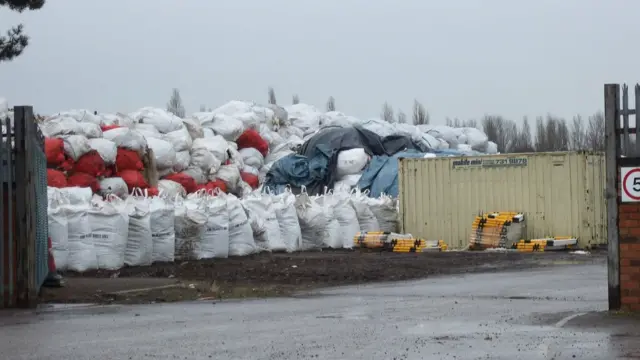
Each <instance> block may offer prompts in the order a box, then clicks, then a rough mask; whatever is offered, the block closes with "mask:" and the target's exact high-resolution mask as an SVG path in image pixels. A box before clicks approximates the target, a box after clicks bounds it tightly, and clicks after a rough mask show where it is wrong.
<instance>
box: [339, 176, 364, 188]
mask: <svg viewBox="0 0 640 360" xmlns="http://www.w3.org/2000/svg"><path fill="white" fill-rule="evenodd" d="M361 177H362V174H354V175H344V176H342V177H341V178H340V180H338V181H336V183H335V184H334V185H333V188H334V190H336V191H338V190H339V191H351V189H353V188H354V187H355V186H356V185H358V181H360V178H361Z"/></svg>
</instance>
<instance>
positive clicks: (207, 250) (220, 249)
mask: <svg viewBox="0 0 640 360" xmlns="http://www.w3.org/2000/svg"><path fill="white" fill-rule="evenodd" d="M204 202H205V214H206V216H207V223H206V227H205V230H204V235H203V237H202V241H201V242H200V244H198V246H196V250H195V251H196V256H197V258H198V259H209V258H214V257H215V258H227V257H229V211H228V209H227V200H226V199H225V197H224V196H221V195H220V196H209V195H207V196H205V197H204Z"/></svg>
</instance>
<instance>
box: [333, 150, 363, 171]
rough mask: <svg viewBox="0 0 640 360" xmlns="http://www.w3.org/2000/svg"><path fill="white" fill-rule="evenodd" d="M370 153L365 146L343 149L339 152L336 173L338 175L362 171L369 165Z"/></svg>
mask: <svg viewBox="0 0 640 360" xmlns="http://www.w3.org/2000/svg"><path fill="white" fill-rule="evenodd" d="M369 158H370V157H369V155H368V154H367V152H366V151H365V150H364V149H363V148H354V149H350V150H343V151H340V152H339V153H338V160H337V164H336V174H337V176H338V177H341V176H345V175H353V174H358V173H361V172H362V169H364V168H365V166H367V162H368V161H369Z"/></svg>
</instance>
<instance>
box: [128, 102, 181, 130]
mask: <svg viewBox="0 0 640 360" xmlns="http://www.w3.org/2000/svg"><path fill="white" fill-rule="evenodd" d="M129 116H130V117H131V118H132V119H133V120H134V121H135V122H138V123H144V124H151V125H153V126H155V127H156V129H158V131H160V132H161V133H163V134H167V133H170V132H172V131H176V130H179V129H180V128H182V127H183V125H182V119H180V118H179V117H177V116H175V115H174V114H172V113H170V112H168V111H166V110H164V109H158V108H153V107H145V108H142V109H140V110H138V111H136V112H133V113H131V114H129Z"/></svg>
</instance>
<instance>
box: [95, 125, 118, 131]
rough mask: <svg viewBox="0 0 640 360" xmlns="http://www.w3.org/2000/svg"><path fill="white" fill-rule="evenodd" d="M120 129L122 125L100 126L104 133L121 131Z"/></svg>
mask: <svg viewBox="0 0 640 360" xmlns="http://www.w3.org/2000/svg"><path fill="white" fill-rule="evenodd" d="M119 128H121V126H120V125H102V126H100V129H102V132H105V131H109V130H113V129H119Z"/></svg>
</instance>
